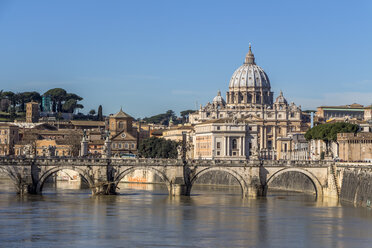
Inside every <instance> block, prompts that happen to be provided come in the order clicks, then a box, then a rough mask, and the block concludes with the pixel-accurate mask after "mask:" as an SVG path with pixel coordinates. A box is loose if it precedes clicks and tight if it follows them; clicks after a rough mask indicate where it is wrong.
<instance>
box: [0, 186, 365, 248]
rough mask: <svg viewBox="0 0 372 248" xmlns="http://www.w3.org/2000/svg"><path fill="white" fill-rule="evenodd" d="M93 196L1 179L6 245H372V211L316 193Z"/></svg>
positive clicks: (154, 191)
mask: <svg viewBox="0 0 372 248" xmlns="http://www.w3.org/2000/svg"><path fill="white" fill-rule="evenodd" d="M119 187H120V193H121V194H120V195H117V196H97V197H93V196H91V195H90V190H89V189H84V188H81V187H80V185H79V184H76V183H69V182H61V183H60V182H59V183H57V185H55V184H52V185H47V186H45V187H44V193H43V195H42V196H23V197H21V196H18V195H16V194H15V193H14V188H13V187H12V186H11V184H10V182H9V181H6V180H1V181H0V247H372V210H371V209H369V208H358V207H354V206H352V205H348V204H342V205H340V204H338V203H337V202H334V201H332V200H330V199H328V200H322V201H319V200H316V199H315V197H314V196H312V195H304V194H301V193H289V192H279V191H269V195H268V196H267V197H266V198H261V199H242V198H241V196H240V190H239V188H234V187H230V188H222V187H211V186H203V187H202V186H194V188H193V191H192V196H191V197H173V198H172V197H169V196H168V193H167V191H166V188H165V187H164V186H162V185H148V184H124V183H123V184H120V185H119Z"/></svg>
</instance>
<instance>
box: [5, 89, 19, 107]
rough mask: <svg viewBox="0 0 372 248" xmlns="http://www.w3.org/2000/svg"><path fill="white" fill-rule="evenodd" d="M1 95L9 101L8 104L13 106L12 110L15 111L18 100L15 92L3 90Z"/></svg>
mask: <svg viewBox="0 0 372 248" xmlns="http://www.w3.org/2000/svg"><path fill="white" fill-rule="evenodd" d="M3 96H5V98H6V99H8V100H9V101H10V104H11V106H12V107H13V110H14V111H15V108H16V106H17V100H18V99H17V96H16V94H14V92H12V91H5V92H3Z"/></svg>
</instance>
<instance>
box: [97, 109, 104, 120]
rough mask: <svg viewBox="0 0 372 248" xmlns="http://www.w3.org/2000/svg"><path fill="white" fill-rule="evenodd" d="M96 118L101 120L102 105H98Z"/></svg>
mask: <svg viewBox="0 0 372 248" xmlns="http://www.w3.org/2000/svg"><path fill="white" fill-rule="evenodd" d="M97 119H98V120H99V121H103V115H102V105H99V106H98V117H97Z"/></svg>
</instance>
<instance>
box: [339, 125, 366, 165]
mask: <svg viewBox="0 0 372 248" xmlns="http://www.w3.org/2000/svg"><path fill="white" fill-rule="evenodd" d="M337 142H338V145H339V147H338V149H339V154H338V155H339V156H338V157H339V159H340V160H342V161H369V162H372V133H371V132H359V133H356V134H354V133H338V134H337Z"/></svg>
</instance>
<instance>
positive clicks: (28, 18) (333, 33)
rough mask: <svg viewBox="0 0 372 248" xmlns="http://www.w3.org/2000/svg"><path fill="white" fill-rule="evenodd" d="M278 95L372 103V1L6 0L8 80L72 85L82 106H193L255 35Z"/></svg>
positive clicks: (150, 110) (145, 112)
mask: <svg viewBox="0 0 372 248" xmlns="http://www.w3.org/2000/svg"><path fill="white" fill-rule="evenodd" d="M249 42H251V43H252V49H253V52H254V54H255V56H256V63H257V64H258V65H259V66H261V67H262V68H263V69H264V70H265V71H266V73H267V74H268V76H269V78H270V81H271V86H272V90H273V91H274V93H275V97H276V96H277V95H278V93H279V91H280V90H283V92H284V96H285V97H286V98H287V100H288V101H290V102H292V101H294V102H295V103H296V104H298V105H302V108H303V109H310V108H311V109H314V108H315V107H316V106H320V105H325V104H327V105H334V104H351V103H353V102H357V103H361V104H371V103H372V1H363V0H361V1H277V0H275V1H244V0H242V1H233V0H229V1H216V0H214V1H204V0H203V1H201V0H198V1H190V0H188V1H161V0H159V1H153V0H151V1H93V0H89V1H82V0H79V1H75V0H71V1H68V0H63V1H50V0H45V1H37V0H33V1H28V0H27V1H26V0H25V1H17V0H12V1H7V0H0V89H4V90H12V91H16V92H17V91H19V92H20V91H30V90H36V91H39V92H41V93H44V92H45V91H46V90H48V89H50V88H55V87H61V88H65V89H66V90H67V91H68V92H74V93H77V94H79V95H81V96H82V97H84V101H83V104H84V106H85V109H84V111H85V112H88V111H89V110H90V109H92V108H94V109H97V107H98V105H99V104H102V105H103V110H104V113H105V114H109V113H114V112H117V111H118V110H119V109H120V107H121V106H123V109H124V111H126V112H127V113H129V114H131V115H132V116H134V117H145V116H150V115H153V114H157V113H161V112H165V111H166V110H168V109H172V110H174V111H175V112H176V113H178V112H179V111H181V110H185V109H194V108H195V105H196V103H198V104H203V105H204V104H205V103H207V102H208V101H212V99H213V97H214V96H215V95H216V94H217V91H218V90H219V89H220V90H221V91H222V94H223V95H225V92H226V91H227V89H228V84H229V80H230V77H231V75H232V73H233V72H234V70H235V69H236V68H238V67H239V66H240V65H241V64H242V63H243V61H244V56H245V54H246V53H247V51H248V44H249Z"/></svg>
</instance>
